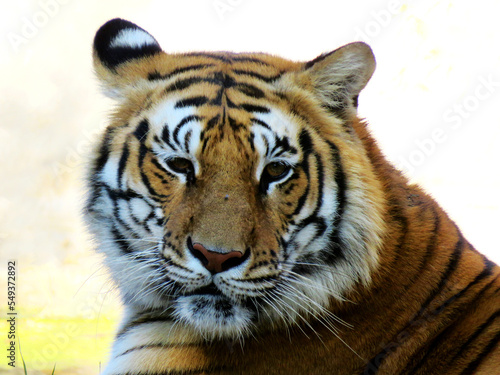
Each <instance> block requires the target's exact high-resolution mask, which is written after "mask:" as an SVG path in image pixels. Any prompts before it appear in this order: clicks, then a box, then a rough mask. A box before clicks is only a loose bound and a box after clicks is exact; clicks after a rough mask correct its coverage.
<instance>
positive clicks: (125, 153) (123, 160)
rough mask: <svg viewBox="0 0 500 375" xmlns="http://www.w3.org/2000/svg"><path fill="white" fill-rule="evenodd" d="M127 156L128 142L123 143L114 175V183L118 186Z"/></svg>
mask: <svg viewBox="0 0 500 375" xmlns="http://www.w3.org/2000/svg"><path fill="white" fill-rule="evenodd" d="M128 157H129V150H128V144H127V143H125V146H124V147H123V151H122V156H121V157H120V162H119V164H118V175H117V176H116V183H117V184H118V186H121V184H120V182H121V179H122V176H123V172H124V171H125V166H126V164H127V160H128Z"/></svg>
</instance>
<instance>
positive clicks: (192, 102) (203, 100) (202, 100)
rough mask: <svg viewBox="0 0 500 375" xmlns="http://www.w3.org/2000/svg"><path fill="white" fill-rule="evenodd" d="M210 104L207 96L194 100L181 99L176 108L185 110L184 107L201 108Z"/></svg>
mask: <svg viewBox="0 0 500 375" xmlns="http://www.w3.org/2000/svg"><path fill="white" fill-rule="evenodd" d="M207 102H208V98H207V97H206V96H194V97H192V98H187V99H181V100H179V101H178V102H177V103H175V108H184V107H190V106H193V107H199V106H202V105H203V104H205V103H207Z"/></svg>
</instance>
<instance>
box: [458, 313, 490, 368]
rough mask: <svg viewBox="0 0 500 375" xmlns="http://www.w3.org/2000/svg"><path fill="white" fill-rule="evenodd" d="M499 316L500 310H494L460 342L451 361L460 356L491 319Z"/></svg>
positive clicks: (488, 324)
mask: <svg viewBox="0 0 500 375" xmlns="http://www.w3.org/2000/svg"><path fill="white" fill-rule="evenodd" d="M499 316H500V311H496V312H495V313H494V314H493V315H491V316H490V317H489V318H488V320H487V321H486V322H484V323H483V324H481V325H480V326H479V328H478V329H476V331H475V332H474V333H473V334H472V335H471V336H470V337H469V338H468V339H467V341H466V342H465V343H463V344H462V346H461V347H460V349H459V350H458V352H457V353H456V354H455V356H454V357H453V359H452V361H451V362H454V361H455V360H456V359H457V358H459V357H461V356H462V354H463V352H464V351H465V350H466V349H467V348H468V347H469V345H470V344H471V343H472V342H473V341H474V340H475V339H476V338H477V337H478V336H479V335H480V334H482V333H483V332H484V331H485V330H486V329H487V328H488V327H489V326H490V325H491V323H493V321H494V320H495V319H496V318H498V317H499Z"/></svg>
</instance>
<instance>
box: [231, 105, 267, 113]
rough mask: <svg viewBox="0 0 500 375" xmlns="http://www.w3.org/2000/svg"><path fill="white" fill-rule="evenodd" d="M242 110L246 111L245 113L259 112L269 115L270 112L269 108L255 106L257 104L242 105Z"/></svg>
mask: <svg viewBox="0 0 500 375" xmlns="http://www.w3.org/2000/svg"><path fill="white" fill-rule="evenodd" d="M239 107H240V108H242V109H244V110H245V111H248V112H257V113H269V112H270V110H269V108H267V107H264V106H261V105H255V104H248V103H244V104H240V105H239Z"/></svg>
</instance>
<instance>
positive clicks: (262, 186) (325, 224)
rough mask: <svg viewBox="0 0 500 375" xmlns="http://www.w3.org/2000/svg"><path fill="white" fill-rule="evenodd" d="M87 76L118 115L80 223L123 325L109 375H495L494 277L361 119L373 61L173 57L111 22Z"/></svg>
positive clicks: (135, 30) (498, 323) (348, 53)
mask: <svg viewBox="0 0 500 375" xmlns="http://www.w3.org/2000/svg"><path fill="white" fill-rule="evenodd" d="M94 63H95V69H96V73H97V76H98V77H99V79H100V81H101V83H102V85H103V89H104V91H105V92H106V93H107V94H108V95H110V96H112V97H114V98H116V99H117V101H118V105H117V107H116V110H115V112H114V114H113V115H112V119H111V124H110V125H109V126H108V128H107V130H106V131H105V133H104V135H103V137H102V140H101V142H100V144H99V145H98V147H97V148H96V149H95V153H94V158H93V161H92V162H91V165H90V168H89V175H88V186H89V196H88V200H87V205H86V210H85V214H86V218H87V221H88V225H89V228H90V230H91V232H92V233H93V234H94V235H95V237H96V240H97V242H98V249H99V251H101V252H102V253H104V254H105V259H106V260H105V261H106V264H107V266H108V267H109V269H110V272H111V275H112V277H113V278H114V281H115V283H116V285H117V286H118V289H119V290H120V293H121V296H122V300H123V303H124V306H125V316H124V319H123V322H122V324H121V327H120V329H119V332H118V333H117V336H116V340H115V343H114V346H113V350H112V353H111V356H110V361H109V364H108V365H107V367H106V370H105V371H104V373H103V374H105V375H112V374H113V375H118V374H120V375H124V374H128V375H145V374H156V375H159V374H178V375H180V374H472V373H474V374H476V373H477V374H493V373H496V372H498V369H499V368H500V350H499V345H498V342H499V337H500V320H499V316H498V315H499V313H498V312H499V307H500V306H499V305H500V303H499V302H500V297H499V287H500V278H499V276H498V275H499V273H500V269H499V268H498V267H497V266H496V265H495V264H493V263H492V262H490V261H489V260H488V259H486V258H485V257H484V256H483V255H481V254H480V253H478V252H477V251H476V250H475V249H474V248H473V247H472V246H471V245H470V244H469V243H468V242H467V240H466V239H464V238H463V236H462V234H461V233H460V231H459V229H458V228H457V227H456V225H455V224H454V223H453V221H451V220H450V219H449V218H448V216H447V215H446V214H445V213H444V211H443V210H442V209H441V208H440V207H439V206H438V205H437V203H435V202H434V201H433V200H432V199H431V198H430V197H429V196H428V195H426V194H425V193H424V192H423V191H422V190H421V189H420V188H419V187H417V186H414V185H410V184H409V183H408V182H407V180H406V179H405V178H404V177H403V176H402V175H401V173H400V172H398V171H397V170H395V169H394V168H393V167H392V166H391V165H390V164H389V163H388V162H387V161H386V160H385V158H384V156H383V155H382V153H381V152H380V150H379V148H378V147H377V145H376V142H375V141H374V140H373V139H372V138H371V136H370V134H369V133H368V130H367V127H366V124H365V123H364V122H363V121H360V120H359V119H358V117H357V115H356V105H357V100H358V95H359V93H360V91H361V90H362V89H363V87H364V86H365V85H366V83H367V82H368V80H369V78H370V76H371V74H372V73H373V70H374V67H375V62H374V59H373V55H372V53H371V50H370V49H369V47H368V46H366V45H365V44H363V43H353V44H350V45H347V46H344V47H342V48H340V49H338V50H336V51H333V52H331V53H329V54H325V55H321V56H320V57H318V58H316V59H315V60H313V61H310V62H308V63H296V62H290V61H287V60H284V59H281V58H278V57H275V56H270V55H266V54H258V53H254V54H233V53H227V52H224V53H205V52H203V53H188V54H176V55H172V54H166V53H165V52H163V51H162V50H161V48H160V46H159V44H158V42H157V41H156V40H155V39H154V38H153V37H152V36H151V35H150V34H148V33H147V32H146V31H144V30H143V29H141V28H139V27H138V26H136V25H134V24H132V23H130V22H128V21H124V20H119V19H115V20H112V21H109V22H108V23H106V24H105V25H104V26H103V27H102V28H101V29H100V30H99V31H98V33H97V34H96V38H95V42H94ZM197 244H202V245H203V246H204V247H205V248H207V249H209V250H210V254H215V255H213V256H214V259H218V258H217V257H224V256H226V254H239V255H238V256H237V257H236V256H235V257H234V259H231V262H229V261H228V263H226V262H224V263H222V264H221V265H220V267H222V268H221V269H219V271H218V272H216V271H213V270H212V269H210V268H209V266H207V264H206V263H207V262H208V260H207V259H208V258H207V259H205V258H204V257H205V256H204V255H203V254H202V253H201V252H200V251H198V250H197V249H199V248H200V247H199V245H197ZM197 246H198V247H197ZM202 248H203V247H202ZM200 254H201V255H200ZM205 261H206V262H205Z"/></svg>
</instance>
